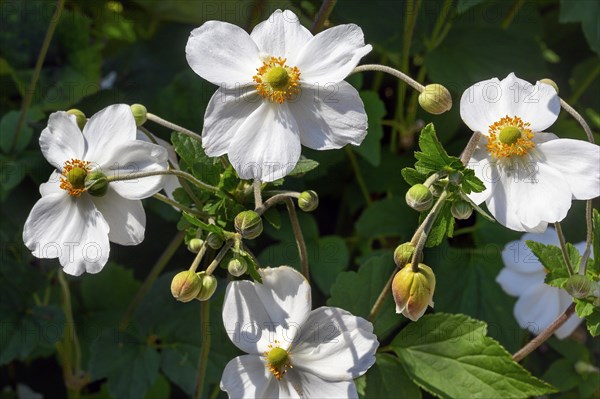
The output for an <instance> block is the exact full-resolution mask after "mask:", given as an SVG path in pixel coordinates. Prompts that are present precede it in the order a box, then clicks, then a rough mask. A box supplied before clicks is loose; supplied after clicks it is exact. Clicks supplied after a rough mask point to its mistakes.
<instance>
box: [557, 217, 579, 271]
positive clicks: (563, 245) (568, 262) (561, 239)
mask: <svg viewBox="0 0 600 399" xmlns="http://www.w3.org/2000/svg"><path fill="white" fill-rule="evenodd" d="M554 228H555V229H556V235H557V236H558V241H559V242H560V251H561V252H562V256H563V260H564V262H565V265H566V266H567V272H568V273H569V276H572V275H573V274H575V271H574V270H573V265H571V259H570V258H569V251H568V250H567V243H566V240H565V235H564V233H563V231H562V227H561V225H560V222H556V223H554Z"/></svg>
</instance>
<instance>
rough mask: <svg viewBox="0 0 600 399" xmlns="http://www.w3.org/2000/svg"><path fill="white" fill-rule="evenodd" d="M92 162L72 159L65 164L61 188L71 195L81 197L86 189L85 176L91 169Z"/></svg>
mask: <svg viewBox="0 0 600 399" xmlns="http://www.w3.org/2000/svg"><path fill="white" fill-rule="evenodd" d="M89 165H90V162H88V161H81V160H79V159H75V158H73V159H70V160H68V161H67V162H65V164H64V165H63V169H62V173H61V174H62V176H61V178H60V188H62V189H63V190H66V191H67V192H68V193H69V195H70V196H72V197H79V196H80V195H81V194H82V193H83V192H84V191H85V178H86V176H87V174H88V172H89V171H90V170H91V168H90V166H89Z"/></svg>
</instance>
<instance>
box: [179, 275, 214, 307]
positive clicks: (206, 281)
mask: <svg viewBox="0 0 600 399" xmlns="http://www.w3.org/2000/svg"><path fill="white" fill-rule="evenodd" d="M216 290H217V279H216V278H215V276H213V275H210V274H206V272H204V271H202V272H199V273H196V272H193V271H191V270H186V271H183V272H179V273H177V274H176V275H175V277H173V280H172V281H171V294H172V295H173V298H175V299H177V300H178V301H179V302H190V301H192V300H194V299H197V300H199V301H207V300H208V299H210V298H211V297H212V296H213V294H214V293H215V291H216Z"/></svg>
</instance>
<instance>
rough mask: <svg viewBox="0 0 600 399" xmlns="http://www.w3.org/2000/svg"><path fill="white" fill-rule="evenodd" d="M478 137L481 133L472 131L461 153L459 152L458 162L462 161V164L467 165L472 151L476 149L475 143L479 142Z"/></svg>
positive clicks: (479, 137)
mask: <svg viewBox="0 0 600 399" xmlns="http://www.w3.org/2000/svg"><path fill="white" fill-rule="evenodd" d="M480 139H481V133H479V132H473V134H472V135H471V138H470V139H469V142H468V143H467V146H466V147H465V149H464V150H463V152H462V154H460V162H462V164H463V165H465V166H467V164H468V163H469V160H470V159H471V157H472V156H473V153H474V152H475V150H476V149H477V144H479V140H480Z"/></svg>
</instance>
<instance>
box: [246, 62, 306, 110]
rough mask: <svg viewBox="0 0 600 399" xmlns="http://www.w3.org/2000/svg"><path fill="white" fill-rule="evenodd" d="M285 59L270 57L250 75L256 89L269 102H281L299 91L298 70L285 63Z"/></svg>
mask: <svg viewBox="0 0 600 399" xmlns="http://www.w3.org/2000/svg"><path fill="white" fill-rule="evenodd" d="M286 61H287V60H286V59H285V58H280V57H270V58H268V59H267V60H266V61H264V62H263V65H262V66H261V67H260V68H257V70H256V71H257V73H256V75H254V76H253V77H252V79H254V81H255V82H256V91H258V94H260V95H261V97H263V98H266V99H267V100H269V101H270V102H273V103H277V104H283V103H284V102H285V101H286V100H289V99H290V98H292V96H294V95H296V94H298V93H299V92H300V71H299V70H298V68H297V67H290V66H287V65H286V64H285V62H286Z"/></svg>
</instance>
